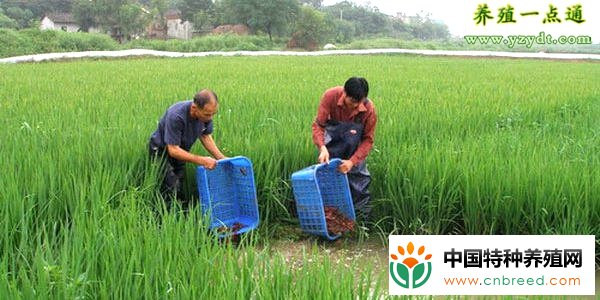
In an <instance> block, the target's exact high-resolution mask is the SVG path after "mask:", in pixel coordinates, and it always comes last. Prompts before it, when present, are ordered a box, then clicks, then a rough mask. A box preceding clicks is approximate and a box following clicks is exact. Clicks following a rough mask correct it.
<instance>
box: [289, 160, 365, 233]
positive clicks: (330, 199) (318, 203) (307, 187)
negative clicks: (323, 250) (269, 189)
mask: <svg viewBox="0 0 600 300" xmlns="http://www.w3.org/2000/svg"><path fill="white" fill-rule="evenodd" d="M341 163H342V161H341V160H340V159H337V158H336V159H332V160H330V161H329V164H318V165H313V166H310V167H308V168H305V169H302V170H300V171H297V172H295V173H294V174H292V188H293V190H294V197H295V198H296V208H297V211H298V218H299V219H300V227H301V228H302V230H303V231H305V232H308V233H311V234H316V235H321V236H323V237H326V238H328V239H329V240H335V239H337V238H338V237H340V235H339V234H338V235H333V236H332V235H330V234H329V232H328V231H327V221H326V220H325V209H324V208H325V206H332V207H336V208H337V209H338V210H339V212H340V213H342V214H344V215H345V216H346V217H348V218H349V219H351V220H356V216H355V215H354V205H353V204H352V196H351V195H350V188H349V186H348V177H347V176H346V174H343V173H340V172H339V171H337V167H338V166H339V165H340V164H341Z"/></svg>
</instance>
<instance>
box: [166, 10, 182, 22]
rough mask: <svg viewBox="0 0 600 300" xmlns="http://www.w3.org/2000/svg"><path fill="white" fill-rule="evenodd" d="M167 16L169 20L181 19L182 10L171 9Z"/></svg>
mask: <svg viewBox="0 0 600 300" xmlns="http://www.w3.org/2000/svg"><path fill="white" fill-rule="evenodd" d="M165 18H167V20H177V19H181V12H180V11H179V10H177V9H169V10H168V11H167V12H166V13H165Z"/></svg>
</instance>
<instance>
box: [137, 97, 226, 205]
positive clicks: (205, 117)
mask: <svg viewBox="0 0 600 300" xmlns="http://www.w3.org/2000/svg"><path fill="white" fill-rule="evenodd" d="M218 108H219V101H218V97H217V95H216V94H215V92H213V91H211V90H208V89H204V90H201V91H199V92H198V93H197V94H196V95H195V96H194V100H188V101H182V102H178V103H175V104H173V105H172V106H171V107H169V108H168V109H167V111H166V112H165V114H164V115H163V116H162V118H161V119H160V122H159V123H158V128H157V129H156V131H154V133H153V134H152V136H151V137H150V141H149V143H148V147H149V151H150V156H151V157H153V158H159V159H163V160H164V170H163V171H164V173H163V174H162V175H164V177H163V179H162V184H161V193H162V195H163V198H164V199H165V201H167V206H170V204H171V198H173V197H174V198H177V199H179V200H180V201H181V202H182V205H184V206H187V204H188V203H187V199H185V197H184V195H183V192H182V188H183V180H184V175H185V163H186V162H189V163H194V164H196V165H200V166H204V167H205V168H207V169H214V168H215V167H216V166H217V160H218V159H223V158H225V156H224V155H223V153H221V151H220V150H219V148H218V147H217V145H216V144H215V141H214V140H213V138H212V135H211V134H212V131H213V121H212V118H213V116H214V115H215V114H216V113H217V110H218ZM196 139H199V140H200V142H201V143H202V145H203V146H204V148H205V149H206V150H207V151H208V152H209V153H210V154H211V155H212V156H213V157H210V156H200V155H195V154H192V153H190V149H191V148H192V146H193V145H194V142H196Z"/></svg>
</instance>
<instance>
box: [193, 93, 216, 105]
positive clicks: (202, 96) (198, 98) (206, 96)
mask: <svg viewBox="0 0 600 300" xmlns="http://www.w3.org/2000/svg"><path fill="white" fill-rule="evenodd" d="M212 98H214V99H215V102H216V103H219V97H217V94H216V93H215V92H213V91H211V90H208V89H206V90H201V91H199V92H198V93H197V94H196V95H195V96H194V104H196V106H198V108H200V109H203V108H204V105H206V104H207V103H209V102H210V99H212Z"/></svg>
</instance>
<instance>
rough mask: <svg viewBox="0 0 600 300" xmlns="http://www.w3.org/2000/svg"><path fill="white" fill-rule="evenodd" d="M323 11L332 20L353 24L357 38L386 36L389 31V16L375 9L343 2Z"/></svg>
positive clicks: (327, 7)
mask: <svg viewBox="0 0 600 300" xmlns="http://www.w3.org/2000/svg"><path fill="white" fill-rule="evenodd" d="M323 11H324V12H326V13H328V14H329V15H331V16H332V17H334V18H338V19H341V20H346V21H350V22H352V23H354V26H355V30H356V35H358V36H369V35H376V34H388V33H389V32H390V29H391V23H390V20H389V19H390V18H389V16H387V15H386V14H383V13H381V12H379V10H378V9H377V8H376V7H370V6H358V5H356V4H354V3H351V2H348V1H343V2H339V3H336V4H334V5H331V6H326V7H324V8H323Z"/></svg>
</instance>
